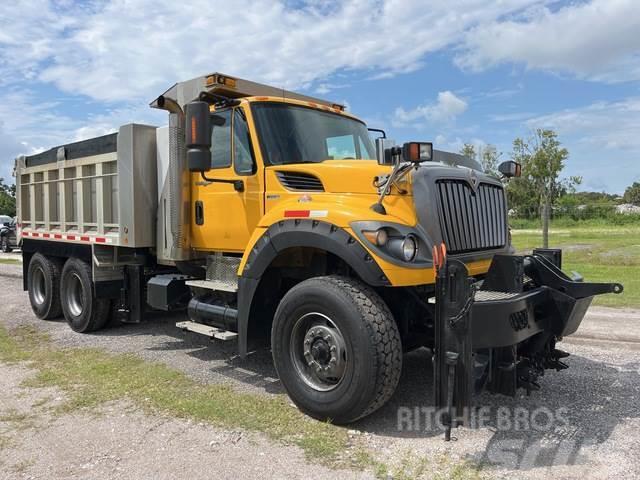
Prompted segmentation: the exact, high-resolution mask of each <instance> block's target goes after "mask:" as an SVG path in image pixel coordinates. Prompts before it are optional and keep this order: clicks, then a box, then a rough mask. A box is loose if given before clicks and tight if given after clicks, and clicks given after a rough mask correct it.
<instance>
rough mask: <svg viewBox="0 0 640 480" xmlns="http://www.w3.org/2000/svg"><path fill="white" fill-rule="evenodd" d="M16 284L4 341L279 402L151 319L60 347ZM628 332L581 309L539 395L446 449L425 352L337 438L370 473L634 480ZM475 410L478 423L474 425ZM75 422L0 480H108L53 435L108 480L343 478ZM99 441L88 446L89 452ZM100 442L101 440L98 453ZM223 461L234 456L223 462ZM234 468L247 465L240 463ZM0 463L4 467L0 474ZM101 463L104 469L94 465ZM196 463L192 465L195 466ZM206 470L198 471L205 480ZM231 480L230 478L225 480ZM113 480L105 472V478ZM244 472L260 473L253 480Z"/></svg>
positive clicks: (26, 446)
mask: <svg viewBox="0 0 640 480" xmlns="http://www.w3.org/2000/svg"><path fill="white" fill-rule="evenodd" d="M20 274H21V267H19V266H14V265H0V321H1V322H2V323H3V324H4V325H5V326H7V327H8V328H12V327H15V326H18V325H25V324H26V325H36V326H37V327H38V328H39V329H42V330H43V331H45V332H47V333H48V334H49V335H50V336H51V338H52V340H53V342H54V343H55V344H56V345H59V346H65V347H99V348H102V349H105V350H107V351H110V352H131V353H135V354H136V355H139V356H141V357H143V358H145V359H148V360H153V361H159V362H164V363H166V364H167V365H169V366H171V367H172V368H175V369H178V370H180V371H182V372H184V373H186V374H187V375H189V376H190V377H192V378H194V379H196V380H198V381H200V382H207V383H228V384H231V385H232V386H233V387H234V388H235V389H237V390H241V391H247V392H253V393H258V394H260V395H276V394H281V393H283V390H282V387H281V385H280V383H279V381H278V380H277V378H276V375H275V372H274V369H273V366H272V364H271V358H270V352H269V351H268V350H267V349H266V348H263V349H259V350H257V351H255V352H254V353H253V354H252V355H250V356H249V357H248V358H247V359H245V360H244V361H242V360H240V359H239V358H238V357H237V356H236V350H235V346H234V345H233V344H225V343H213V344H212V343H211V342H209V341H208V340H206V339H204V338H202V337H199V336H197V335H195V334H191V333H183V332H181V331H179V330H177V329H176V328H175V326H174V324H175V322H176V321H179V320H180V317H176V316H169V315H156V316H155V317H154V318H153V319H150V320H149V321H148V322H146V323H144V324H141V325H123V326H118V327H114V328H110V329H107V330H104V331H101V332H98V333H96V334H91V335H78V334H75V333H73V332H72V331H71V330H70V329H69V328H68V327H67V326H66V324H65V323H64V321H63V320H62V321H53V322H41V321H38V320H37V319H36V318H35V317H34V316H33V314H32V313H31V310H30V308H29V304H28V299H27V296H26V294H24V293H23V292H22V291H21V290H22V289H21V279H20ZM639 324H640V312H638V311H636V310H630V309H627V310H613V309H605V308H595V307H594V308H592V309H591V311H590V312H589V314H588V316H587V318H586V320H585V322H584V323H583V326H582V327H581V329H580V330H579V335H576V336H573V337H570V338H569V339H567V340H566V341H565V342H563V343H562V345H561V348H563V349H565V350H567V351H569V352H570V353H571V357H569V358H568V360H567V363H568V364H569V365H570V368H569V370H567V371H563V372H549V373H548V374H547V375H546V376H545V377H544V378H543V379H542V382H541V383H542V389H541V390H540V391H538V392H533V393H532V394H531V396H529V397H527V396H525V395H524V394H522V395H519V396H518V397H517V398H515V399H510V398H505V397H495V396H489V395H483V396H482V397H480V398H479V399H478V402H477V404H478V406H479V407H480V408H479V411H480V412H481V415H480V417H479V418H478V419H476V420H477V421H476V426H477V427H478V428H461V429H458V430H456V431H455V432H454V436H455V437H456V439H457V440H456V441H453V442H449V443H445V442H443V440H442V435H441V432H440V431H439V430H438V429H437V428H435V426H434V425H431V424H430V423H429V415H428V414H429V412H428V406H429V405H430V404H431V389H430V383H431V371H430V364H429V360H428V358H427V356H426V354H425V352H423V351H417V352H413V353H411V354H409V355H406V356H405V358H404V368H403V374H402V378H401V382H400V386H399V388H398V390H397V392H396V394H395V395H394V397H393V398H392V399H391V401H390V402H389V403H388V404H387V405H386V406H385V407H384V408H382V409H381V410H380V411H378V412H376V413H375V414H374V415H372V416H370V417H368V418H367V419H365V420H362V421H360V422H358V423H357V424H355V425H352V426H350V427H349V428H351V429H355V430H357V434H358V435H361V436H362V438H363V439H364V441H365V442H366V444H367V446H368V447H369V448H370V449H371V451H373V452H375V454H376V455H377V456H378V457H379V458H381V459H382V460H388V459H394V458H398V457H400V456H403V455H405V456H406V455H411V456H414V457H415V456H422V457H426V458H438V457H439V456H440V457H441V456H442V455H443V454H446V455H448V457H449V458H451V459H453V460H454V461H457V460H458V459H467V460H471V461H473V462H475V463H481V464H482V465H483V466H484V468H483V475H485V476H489V477H492V476H498V477H501V476H507V475H513V474H514V470H517V473H516V475H517V478H583V479H587V478H603V479H604V478H611V477H614V476H616V477H618V478H639V477H640V460H639V457H638V455H637V452H638V451H640V329H638V325H639ZM6 368H8V367H3V370H2V371H0V376H1V377H2V383H0V388H1V389H2V391H3V393H2V396H1V397H0V401H1V402H2V403H3V404H5V403H7V402H9V403H10V402H11V398H13V397H12V395H13V394H11V393H7V392H15V395H25V396H26V398H29V397H30V395H35V394H34V393H33V392H23V393H20V392H19V389H20V387H19V386H18V384H19V381H18V380H15V381H12V380H7V379H8V378H9V379H10V378H11V377H12V376H13V377H16V378H18V379H19V377H20V375H28V372H26V373H25V371H22V370H21V371H19V372H17V373H15V372H10V373H7V372H6ZM12 368H14V367H12ZM14 403H15V402H14ZM18 403H20V404H24V405H27V410H28V411H31V410H33V409H32V408H31V407H29V403H28V402H26V403H25V402H18ZM24 405H22V406H24ZM482 408H484V409H485V411H484V413H486V415H484V414H482ZM36 410H37V409H36ZM37 415H40V414H37ZM74 415H75V416H70V417H69V418H67V419H56V420H53V421H51V422H52V423H51V422H50V421H48V420H47V421H45V424H46V425H48V427H46V428H45V429H44V431H43V430H42V429H40V428H25V429H24V430H22V431H21V433H20V435H19V437H20V440H19V441H18V442H17V443H12V442H10V443H9V445H8V446H5V449H4V452H8V453H4V452H3V451H2V450H0V452H2V456H3V461H4V463H5V466H2V467H0V471H3V472H5V473H4V475H6V478H22V476H24V478H29V477H32V478H45V477H47V478H52V477H51V475H48V476H47V475H45V473H46V469H43V468H42V465H44V464H50V465H51V468H55V469H56V470H55V471H56V472H66V473H64V475H62V473H60V476H61V477H63V478H105V472H107V471H106V470H103V469H101V468H102V467H99V468H98V467H96V469H94V470H91V469H89V470H83V469H82V464H81V463H79V462H80V460H77V461H75V463H74V460H73V458H75V457H73V458H72V457H69V456H68V455H65V454H60V455H50V454H49V453H46V452H48V450H50V449H51V446H52V445H53V444H55V443H56V440H55V438H57V437H56V436H55V435H60V432H62V431H63V432H64V434H63V435H64V436H69V438H76V439H78V440H79V441H84V442H86V443H87V444H89V445H99V444H101V445H103V447H102V448H98V447H96V448H97V450H95V452H94V456H92V457H91V458H93V459H94V460H92V462H93V463H92V465H103V464H109V465H111V467H113V468H114V469H115V466H114V465H115V464H114V463H109V462H111V460H109V459H108V458H107V457H109V456H115V457H117V458H120V459H121V461H122V459H123V458H125V457H126V460H125V462H124V464H126V468H125V469H124V470H122V471H120V470H118V471H117V473H118V475H117V476H116V475H115V474H114V475H113V476H114V477H116V478H144V477H145V476H147V477H149V478H151V477H153V478H159V477H161V475H158V474H157V473H158V468H159V465H162V469H164V471H166V472H173V474H174V476H176V475H177V476H184V475H182V474H183V473H185V474H186V471H185V470H184V469H185V468H187V467H185V465H184V461H182V460H181V459H189V460H188V461H189V462H192V461H195V462H196V465H203V466H202V468H203V470H202V471H203V472H205V473H209V474H210V475H209V476H207V475H205V476H200V477H198V476H197V475H189V476H194V477H196V478H228V477H223V476H217V475H216V473H215V471H216V470H215V469H220V471H224V472H228V474H229V476H242V475H244V476H245V477H247V478H254V477H256V476H259V477H261V478H284V477H286V478H296V477H295V475H294V473H296V474H297V472H298V469H299V471H300V472H302V473H304V474H305V475H304V476H305V477H307V476H308V477H310V478H336V475H340V476H341V475H342V474H343V473H345V472H341V473H340V474H336V472H333V471H328V470H326V469H324V468H323V467H318V466H315V465H309V464H308V463H306V462H305V461H304V459H303V458H302V457H301V456H300V452H299V451H297V449H296V448H294V447H284V446H281V445H271V444H270V443H269V442H268V441H267V440H266V439H264V438H263V437H261V436H260V435H258V434H249V433H246V432H241V435H243V438H251V439H252V440H251V441H247V442H246V443H243V444H242V445H240V446H238V445H235V446H229V445H227V440H223V441H221V444H224V445H223V447H220V448H222V450H220V451H221V454H218V453H216V452H217V450H215V449H213V448H209V447H208V444H209V442H211V441H215V439H216V438H223V439H227V438H229V435H231V436H232V435H233V433H232V432H226V431H221V430H215V429H213V428H212V427H208V426H202V425H195V424H188V423H183V422H182V421H178V420H174V419H169V418H154V417H149V416H145V415H142V414H141V413H139V412H137V411H136V409H135V408H134V407H132V406H128V407H126V406H125V407H122V406H114V405H107V406H105V409H104V412H102V414H101V415H99V416H98V417H96V418H95V419H93V420H91V418H93V417H90V416H87V415H88V414H84V413H80V414H77V415H76V414H74ZM92 421H93V422H95V423H91V422H92ZM59 422H63V425H64V430H55V429H56V428H61V427H60V425H59ZM49 428H52V429H53V430H49ZM110 429H111V430H110ZM120 429H123V430H122V431H123V432H124V433H123V436H121V437H118V435H116V434H115V433H114V432H116V431H118V432H120ZM47 432H49V433H47ZM52 432H53V433H52ZM55 432H58V433H55ZM109 432H111V433H109ZM54 433H55V435H54ZM101 435H106V437H102V436H101ZM109 435H112V436H111V437H110V436H109ZM113 435H116V436H115V437H114V436H113ZM150 435H151V437H149V436H150ZM163 435H164V436H163ZM191 435H193V437H192V436H191ZM245 436H246V437H245ZM98 437H99V438H100V439H101V440H100V441H98V440H96V438H98ZM116 437H118V438H119V439H120V440H117V439H115V438H116ZM109 438H113V439H114V440H113V441H112V442H110V441H108V439H109ZM209 439H213V440H209ZM92 442H93V443H92ZM96 442H97V443H96ZM105 442H106V443H105ZM256 442H257V443H256ZM214 443H215V442H214ZM241 443H242V442H241ZM255 445H260V446H259V447H255ZM56 448H57V446H56ZM216 448H218V447H216ZM234 449H236V450H234ZM236 451H237V452H240V453H238V454H234V452H236ZM124 452H128V453H126V454H125V453H124ZM256 452H258V453H256ZM259 452H264V455H259ZM243 454H246V455H247V457H246V459H245V460H243V461H240V460H239V459H241V458H243V457H242V455H243ZM7 455H9V457H8V458H10V459H12V460H9V461H8V462H7V461H6V460H5V458H7ZM43 455H46V456H45V457H43ZM101 455H106V456H107V457H105V458H107V459H106V460H101V459H102V458H103V457H101ZM43 458H45V460H42V459H43ZM109 458H110V457H109ZM198 458H199V459H200V461H202V462H203V463H202V464H199V463H197V459H198ZM193 459H195V460H193ZM203 459H206V460H203ZM287 459H290V460H291V462H292V463H291V465H293V467H292V469H290V470H284V469H285V468H287V467H285V464H284V463H280V462H282V461H284V460H287ZM12 462H13V463H12ZM101 462H102V463H101ZM285 463H286V462H285ZM240 464H242V465H240ZM207 465H209V467H207ZM214 465H215V467H214ZM111 467H109V468H111ZM9 468H13V470H9ZM92 468H93V467H92ZM105 468H106V467H105ZM189 468H191V467H189ZM194 468H195V467H194ZM206 468H209V470H204V469H206ZM236 468H237V469H238V471H237V475H233V472H234V469H236ZM65 469H66V470H65ZM114 469H112V470H110V471H109V472H111V473H114V472H116V470H114ZM194 471H195V470H194ZM7 472H10V473H7ZM256 472H261V473H260V475H256ZM145 473H148V475H145ZM0 476H2V474H0ZM54 476H59V475H54ZM107 476H109V475H107ZM169 476H171V475H167V478H168V477H169ZM366 476H370V474H367V475H366ZM344 478H348V477H347V476H345V477H344ZM511 478H513V476H512V477H511Z"/></svg>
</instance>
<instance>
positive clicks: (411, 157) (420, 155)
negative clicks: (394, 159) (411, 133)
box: [402, 142, 433, 163]
mask: <svg viewBox="0 0 640 480" xmlns="http://www.w3.org/2000/svg"><path fill="white" fill-rule="evenodd" d="M402 158H404V160H405V161H407V162H411V163H422V162H429V161H431V160H433V143H431V142H408V143H405V144H404V145H402Z"/></svg>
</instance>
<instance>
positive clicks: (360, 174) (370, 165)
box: [268, 160, 391, 195]
mask: <svg viewBox="0 0 640 480" xmlns="http://www.w3.org/2000/svg"><path fill="white" fill-rule="evenodd" d="M268 170H274V171H275V172H281V173H284V174H286V173H302V174H306V175H313V176H314V177H316V178H317V179H318V180H320V182H322V186H323V187H324V191H325V192H330V193H359V194H371V195H377V194H378V190H377V188H376V187H375V186H374V185H373V183H374V179H375V178H376V177H377V176H380V175H388V174H389V173H390V172H391V167H390V166H388V165H378V162H376V161H375V160H326V161H324V162H320V163H302V164H291V165H278V166H275V165H274V166H271V167H268Z"/></svg>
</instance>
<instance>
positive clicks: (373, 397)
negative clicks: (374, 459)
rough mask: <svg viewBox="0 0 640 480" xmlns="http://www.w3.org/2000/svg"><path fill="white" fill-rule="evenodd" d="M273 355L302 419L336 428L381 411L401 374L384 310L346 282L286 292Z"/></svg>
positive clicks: (308, 284) (363, 288) (320, 281)
mask: <svg viewBox="0 0 640 480" xmlns="http://www.w3.org/2000/svg"><path fill="white" fill-rule="evenodd" d="M271 347H272V352H273V360H274V364H275V366H276V370H277V372H278V375H279V376H280V380H281V381H282V384H283V385H284V388H285V389H286V391H287V393H288V394H289V397H290V398H291V399H292V401H293V402H294V403H295V404H296V405H297V406H298V408H300V410H302V411H303V412H304V413H306V414H307V415H310V416H311V417H314V418H317V419H321V420H331V421H333V422H334V423H337V424H344V423H350V422H353V421H355V420H358V419H359V418H362V417H365V416H367V415H369V414H371V413H372V412H374V411H375V410H377V409H378V408H380V407H381V406H382V405H384V404H385V403H386V402H387V401H388V400H389V398H390V397H391V396H392V395H393V392H394V391H395V389H396V387H397V385H398V380H399V379H400V373H401V370H402V345H401V342H400V333H399V331H398V327H397V325H396V323H395V320H394V319H393V316H392V314H391V312H390V311H389V308H388V307H387V306H386V304H385V303H384V301H383V300H382V299H381V298H380V296H379V295H378V294H377V293H376V292H375V291H374V290H373V289H371V288H370V287H368V286H367V285H365V284H363V283H362V282H359V281H357V280H354V279H351V278H345V277H339V276H330V277H317V278H312V279H309V280H305V281H304V282H301V283H299V284H298V285H296V286H295V287H293V288H292V289H291V290H290V291H289V292H287V294H286V295H285V296H284V298H283V299H282V301H281V302H280V305H279V306H278V309H277V311H276V314H275V318H274V321H273V327H272V330H271Z"/></svg>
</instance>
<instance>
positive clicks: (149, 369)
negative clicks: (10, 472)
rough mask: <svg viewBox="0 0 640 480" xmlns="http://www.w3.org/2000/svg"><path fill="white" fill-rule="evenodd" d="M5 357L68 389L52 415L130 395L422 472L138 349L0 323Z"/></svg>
mask: <svg viewBox="0 0 640 480" xmlns="http://www.w3.org/2000/svg"><path fill="white" fill-rule="evenodd" d="M0 362H4V363H24V362H26V363H27V364H28V365H29V366H30V367H32V368H34V369H36V371H37V374H36V376H35V377H33V378H32V379H30V380H28V381H26V382H25V385H26V386H28V387H36V388H37V387H51V386H53V387H57V388H60V389H62V390H63V391H64V392H65V393H66V400H65V402H63V403H62V404H61V405H59V406H57V407H55V410H54V411H53V412H54V413H58V414H64V413H67V412H71V411H76V410H78V409H91V408H94V407H97V406H99V405H100V404H103V403H104V402H108V401H114V400H121V399H128V400H131V401H134V402H135V403H136V404H137V405H140V406H141V407H142V408H144V409H145V410H147V411H149V412H152V413H153V412H161V413H165V414H170V415H172V416H175V417H179V418H190V419H193V420H197V421H202V422H207V423H210V424H213V425H216V426H220V427H228V428H242V429H246V430H250V431H255V432H261V433H264V434H266V435H267V436H269V437H270V438H272V439H274V440H277V441H280V442H282V443H284V444H287V445H297V446H299V447H300V448H302V449H303V451H304V452H305V454H306V456H307V457H308V458H309V459H310V460H312V461H316V462H318V463H322V464H325V465H327V466H329V467H341V468H350V469H355V470H370V471H372V472H374V474H376V476H378V477H379V478H386V476H387V472H389V471H394V472H396V471H397V472H404V471H413V472H414V473H415V471H416V467H415V466H414V465H413V464H411V465H402V468H401V469H400V470H393V469H391V468H390V467H388V466H387V465H386V464H384V463H382V462H380V461H378V460H376V459H375V458H374V456H373V455H372V453H371V452H370V451H369V450H368V449H367V448H366V447H365V446H364V445H362V443H361V440H359V439H358V438H357V437H356V438H355V439H354V438H351V437H350V436H349V435H348V429H347V428H343V427H339V426H336V425H332V424H330V423H326V422H319V421H316V420H313V419H311V418H309V417H307V416H305V415H303V414H302V413H300V412H299V411H298V410H297V409H295V408H292V407H291V406H290V405H289V400H288V399H287V398H286V397H285V396H284V395H280V396H277V397H275V398H274V397H267V396H264V395H258V394H248V393H240V392H237V391H235V390H234V389H233V388H232V387H230V386H225V385H205V384H201V383H198V382H196V381H194V380H192V379H190V378H189V377H187V376H186V375H185V374H183V373H181V372H178V371H176V370H173V369H171V368H169V367H167V366H165V365H162V364H159V363H151V362H147V361H144V360H142V359H140V358H138V357H136V356H134V355H124V354H118V355H116V354H110V353H107V352H104V351H102V350H97V349H76V348H65V349H58V348H55V346H54V345H53V344H52V343H51V342H50V340H49V339H48V337H46V336H44V335H43V334H42V333H40V332H39V331H38V330H37V329H35V328H33V327H21V328H18V329H15V330H12V331H7V330H6V329H5V328H3V327H2V326H1V325H0ZM12 420H15V419H13V417H12ZM3 443H4V446H5V447H6V443H5V442H4V439H3V438H0V449H1V448H2V447H3ZM420 465H421V464H420ZM444 465H445V467H444V468H445V472H446V471H450V472H452V473H455V475H456V476H455V477H454V478H477V474H478V469H477V467H473V466H472V465H469V464H467V463H462V464H457V463H455V464H453V463H445V464H444ZM417 470H420V469H417ZM460 472H462V473H463V474H464V475H463V476H461V473H460ZM466 473H469V475H466ZM398 476H400V475H398ZM394 478H395V477H394Z"/></svg>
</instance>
